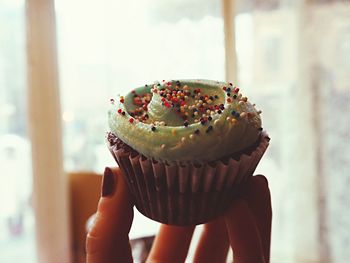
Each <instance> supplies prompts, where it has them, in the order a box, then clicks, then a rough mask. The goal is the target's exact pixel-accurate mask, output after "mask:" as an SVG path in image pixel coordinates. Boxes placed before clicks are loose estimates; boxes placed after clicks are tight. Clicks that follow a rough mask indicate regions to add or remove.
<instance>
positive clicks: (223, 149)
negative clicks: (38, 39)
mask: <svg viewBox="0 0 350 263" xmlns="http://www.w3.org/2000/svg"><path fill="white" fill-rule="evenodd" d="M260 113H261V111H257V110H256V109H255V107H254V105H253V104H251V103H250V102H249V101H248V99H247V98H246V97H243V96H242V94H241V93H240V92H239V88H237V87H235V86H233V85H232V83H227V82H218V81H211V80H180V81H174V80H172V81H163V82H162V83H154V84H151V85H145V86H142V87H139V88H137V89H135V90H133V91H131V92H130V93H129V94H127V95H126V96H120V97H119V98H118V99H116V100H113V99H111V108H110V110H109V112H108V119H109V127H110V129H111V132H112V133H114V134H115V135H116V136H117V137H119V138H120V139H121V140H122V141H123V142H124V143H126V144H128V145H129V146H130V147H132V148H133V149H135V150H136V151H138V152H139V153H141V154H142V155H144V156H146V157H148V158H153V159H155V160H158V161H166V162H188V161H191V162H198V163H203V162H208V161H214V160H218V159H220V158H222V157H225V156H228V155H231V154H234V153H236V152H239V151H241V150H244V149H246V148H248V147H249V146H251V145H253V144H254V143H255V142H256V141H257V140H258V138H259V135H260V133H261V130H262V128H261V118H260Z"/></svg>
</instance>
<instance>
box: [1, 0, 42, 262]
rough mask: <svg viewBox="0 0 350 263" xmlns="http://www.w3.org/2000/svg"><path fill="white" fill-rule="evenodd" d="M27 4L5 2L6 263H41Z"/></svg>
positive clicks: (3, 181) (3, 229) (3, 162)
mask: <svg viewBox="0 0 350 263" xmlns="http://www.w3.org/2000/svg"><path fill="white" fill-rule="evenodd" d="M24 25H25V24H24V1H21V0H17V1H0V43H1V45H0V119H1V122H0V167H1V174H0V261H1V262H35V259H36V257H35V242H34V216H33V210H32V202H31V196H32V173H31V155H30V142H29V139H28V137H27V124H26V72H25V64H26V56H25V27H24Z"/></svg>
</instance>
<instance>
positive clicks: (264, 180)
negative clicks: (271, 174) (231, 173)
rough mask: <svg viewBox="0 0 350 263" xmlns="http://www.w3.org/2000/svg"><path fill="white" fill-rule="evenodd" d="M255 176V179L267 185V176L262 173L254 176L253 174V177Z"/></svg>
mask: <svg viewBox="0 0 350 263" xmlns="http://www.w3.org/2000/svg"><path fill="white" fill-rule="evenodd" d="M254 177H255V178H256V180H258V181H259V182H260V183H262V184H264V185H265V186H266V187H269V181H268V180H267V178H266V177H265V176H264V175H262V174H257V175H255V176H253V178H254Z"/></svg>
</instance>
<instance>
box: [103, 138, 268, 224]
mask: <svg viewBox="0 0 350 263" xmlns="http://www.w3.org/2000/svg"><path fill="white" fill-rule="evenodd" d="M107 140H108V147H109V150H110V152H111V153H112V155H113V157H114V158H115V160H116V161H117V163H118V165H119V167H120V168H121V170H122V172H123V176H124V177H125V179H126V182H127V184H128V186H129V189H130V191H131V193H132V195H133V197H134V200H135V205H136V208H137V209H138V210H139V211H140V212H141V213H142V214H143V215H145V216H146V217H148V218H151V219H153V220H155V221H158V222H160V223H163V224H169V225H178V226H186V225H198V224H202V223H206V222H208V221H210V220H213V219H215V218H216V217H218V216H220V215H222V214H223V213H224V212H225V211H226V210H227V208H228V207H229V205H230V203H231V201H232V199H233V198H234V197H235V196H236V195H237V194H238V193H239V189H240V185H241V184H244V182H245V181H246V180H247V179H248V178H249V177H250V176H252V175H253V173H254V171H255V168H256V166H257V165H258V163H259V161H260V159H261V157H262V156H263V154H264V152H265V151H266V149H267V147H268V145H269V140H270V138H269V137H268V135H267V134H266V133H265V132H262V133H261V135H260V138H259V139H258V141H257V142H256V144H254V145H253V146H251V147H249V148H248V149H246V150H244V151H242V152H239V153H236V154H234V155H232V156H228V157H225V158H221V159H220V160H217V161H213V162H208V163H205V164H196V163H172V164H168V163H166V162H162V161H155V160H152V159H149V158H146V157H145V156H143V155H141V154H139V153H138V152H137V151H135V150H134V149H132V148H131V147H130V146H128V145H127V144H125V143H124V142H122V141H121V140H120V139H119V138H117V137H116V136H115V135H114V134H113V133H109V134H108V136H107Z"/></svg>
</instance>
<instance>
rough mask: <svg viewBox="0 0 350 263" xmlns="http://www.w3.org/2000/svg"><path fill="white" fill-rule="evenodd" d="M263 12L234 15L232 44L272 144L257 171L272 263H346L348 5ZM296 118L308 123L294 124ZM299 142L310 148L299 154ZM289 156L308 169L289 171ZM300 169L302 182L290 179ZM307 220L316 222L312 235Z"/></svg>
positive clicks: (283, 6)
mask: <svg viewBox="0 0 350 263" xmlns="http://www.w3.org/2000/svg"><path fill="white" fill-rule="evenodd" d="M238 2H240V3H241V4H242V5H244V3H246V1H238ZM268 2H270V4H271V3H272V2H278V3H279V4H278V5H270V4H266V5H264V3H265V2H262V1H261V3H260V4H253V5H252V6H250V7H249V8H248V7H246V8H242V10H243V12H242V13H240V14H239V15H238V16H237V19H236V28H237V36H236V37H237V51H238V63H239V67H238V68H239V80H240V85H242V87H244V89H245V90H248V93H250V94H252V98H253V99H254V102H256V104H257V105H258V107H261V109H263V115H262V116H263V124H264V127H265V128H266V129H267V131H268V132H269V134H270V135H271V138H272V140H271V145H270V147H269V149H268V152H267V154H266V155H265V157H264V159H263V161H262V162H261V163H260V166H259V167H258V170H257V172H258V173H265V174H266V175H267V177H268V178H269V179H270V184H269V185H270V188H271V192H272V203H273V214H274V215H273V227H272V229H273V231H272V247H271V262H301V261H303V262H309V261H318V260H317V258H319V259H322V260H323V261H326V262H346V261H348V258H349V257H350V251H349V249H348V247H349V245H350V239H349V231H348V230H349V228H350V216H349V212H348V211H349V209H348V208H347V207H348V206H349V202H350V194H349V190H348V189H349V187H350V176H349V172H348V171H349V166H350V162H349V158H348V156H350V151H349V145H350V135H349V131H350V124H349V121H348V119H349V117H348V114H346V113H347V112H349V109H350V108H349V105H350V104H349V99H350V85H349V83H350V82H349V76H350V75H349V70H350V67H349V65H350V64H349V61H350V44H349V43H350V3H349V2H342V1H299V4H302V3H303V2H304V4H305V6H303V8H302V10H300V9H298V6H296V3H292V2H291V1H268ZM296 2H298V1H296ZM262 3H263V4H262ZM262 5H263V6H262ZM300 69H302V71H304V72H307V73H308V74H307V76H303V72H301V70H300ZM301 76H302V77H301ZM300 87H301V88H302V89H303V91H304V94H302V96H301V97H300V96H299V95H300V93H297V92H296V90H300ZM298 96H299V97H298ZM305 104H307V106H306V107H305ZM300 108H303V109H305V108H309V109H310V110H311V114H310V112H305V113H304V114H300V110H299V109H300ZM295 124H303V125H295ZM298 133H299V135H300V136H299V137H298V138H303V137H304V138H305V137H306V138H307V140H306V141H307V142H308V143H309V144H310V145H306V146H304V147H303V145H299V141H295V138H296V136H295V134H298ZM310 135H311V136H310ZM294 144H297V146H296V147H295V146H294ZM301 149H306V150H307V153H306V154H305V153H304V152H303V150H301ZM297 155H302V156H305V157H308V158H309V159H308V160H310V159H311V161H312V162H311V164H312V165H310V161H307V160H305V162H298V163H295V164H294V163H293V161H292V160H294V156H297ZM310 156H311V157H310ZM293 166H294V167H297V168H296V169H294V168H293ZM300 168H301V170H302V171H303V173H301V174H298V173H294V174H293V171H295V170H298V169H300ZM313 175H314V178H312V176H313ZM310 178H311V180H310ZM301 211H303V212H305V213H303V212H301ZM309 218H314V219H315V221H314V224H313V225H311V227H310V224H309V222H310V221H309ZM300 223H301V224H300ZM302 247H304V248H303V249H300V248H302ZM308 248H310V250H308ZM312 251H313V252H312ZM315 251H316V252H318V254H319V255H316V256H315V255H314V252H315ZM313 258H316V259H315V260H312V259H313ZM322 260H321V261H322Z"/></svg>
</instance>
